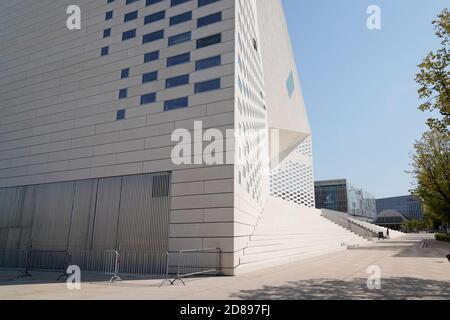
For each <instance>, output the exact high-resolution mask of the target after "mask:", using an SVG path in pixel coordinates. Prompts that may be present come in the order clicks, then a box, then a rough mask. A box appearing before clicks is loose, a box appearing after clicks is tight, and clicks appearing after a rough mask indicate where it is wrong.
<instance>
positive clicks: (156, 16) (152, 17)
mask: <svg viewBox="0 0 450 320" xmlns="http://www.w3.org/2000/svg"><path fill="white" fill-rule="evenodd" d="M165 18H166V11H164V10H163V11H159V12H156V13H153V14H150V15H148V16H145V18H144V24H149V23H152V22H155V21H158V20H163V19H165Z"/></svg>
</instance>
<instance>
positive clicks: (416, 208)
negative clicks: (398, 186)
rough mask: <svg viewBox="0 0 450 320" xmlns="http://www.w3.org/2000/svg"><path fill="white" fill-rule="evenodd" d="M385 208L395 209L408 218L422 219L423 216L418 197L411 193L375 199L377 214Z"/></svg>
mask: <svg viewBox="0 0 450 320" xmlns="http://www.w3.org/2000/svg"><path fill="white" fill-rule="evenodd" d="M386 210H394V211H397V212H398V213H400V214H402V215H403V216H405V217H406V218H407V219H409V220H422V219H423V217H424V214H423V209H422V203H421V201H420V199H419V198H417V197H415V196H411V195H409V196H401V197H392V198H384V199H377V216H379V215H380V214H381V213H383V212H384V211H386Z"/></svg>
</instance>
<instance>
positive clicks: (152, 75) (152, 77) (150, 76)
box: [142, 71, 158, 83]
mask: <svg viewBox="0 0 450 320" xmlns="http://www.w3.org/2000/svg"><path fill="white" fill-rule="evenodd" d="M156 80H158V71H155V72H149V73H146V74H143V75H142V83H148V82H152V81H156Z"/></svg>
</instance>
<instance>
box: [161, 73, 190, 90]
mask: <svg viewBox="0 0 450 320" xmlns="http://www.w3.org/2000/svg"><path fill="white" fill-rule="evenodd" d="M188 83H189V75H188V74H185V75H182V76H179V77H174V78H170V79H167V80H166V88H173V87H178V86H182V85H185V84H188Z"/></svg>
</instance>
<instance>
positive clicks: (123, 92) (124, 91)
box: [119, 89, 128, 99]
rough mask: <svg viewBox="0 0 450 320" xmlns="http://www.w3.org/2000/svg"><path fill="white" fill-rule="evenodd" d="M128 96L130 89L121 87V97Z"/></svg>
mask: <svg viewBox="0 0 450 320" xmlns="http://www.w3.org/2000/svg"><path fill="white" fill-rule="evenodd" d="M127 96H128V90H127V89H121V90H120V91H119V99H125V98H126V97H127Z"/></svg>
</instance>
